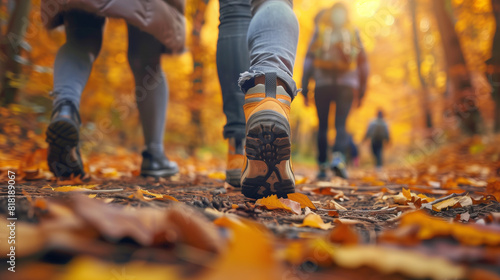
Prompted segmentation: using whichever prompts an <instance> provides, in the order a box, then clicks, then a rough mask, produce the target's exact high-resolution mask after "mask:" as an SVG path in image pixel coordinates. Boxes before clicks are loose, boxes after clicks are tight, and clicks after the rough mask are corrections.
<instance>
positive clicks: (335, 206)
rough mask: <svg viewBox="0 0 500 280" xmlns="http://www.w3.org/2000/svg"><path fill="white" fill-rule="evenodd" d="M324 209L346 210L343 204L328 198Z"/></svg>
mask: <svg viewBox="0 0 500 280" xmlns="http://www.w3.org/2000/svg"><path fill="white" fill-rule="evenodd" d="M325 209H330V210H341V211H347V208H345V207H344V206H342V205H340V204H338V203H337V202H336V201H335V200H333V199H332V200H330V201H328V202H327V203H326V205H325Z"/></svg>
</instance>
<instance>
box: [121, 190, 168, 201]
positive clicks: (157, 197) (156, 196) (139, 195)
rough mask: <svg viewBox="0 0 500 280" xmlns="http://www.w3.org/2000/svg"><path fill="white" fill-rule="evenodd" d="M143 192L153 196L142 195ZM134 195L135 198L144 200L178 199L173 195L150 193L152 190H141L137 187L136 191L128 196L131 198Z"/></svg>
mask: <svg viewBox="0 0 500 280" xmlns="http://www.w3.org/2000/svg"><path fill="white" fill-rule="evenodd" d="M145 194H146V195H150V196H153V197H152V198H151V197H147V196H144V195H145ZM134 196H135V197H136V198H138V199H140V200H144V201H151V200H173V201H178V200H177V199H176V198H175V197H172V196H170V195H166V194H157V193H152V192H150V191H148V190H143V189H141V188H138V189H137V191H136V192H135V194H133V195H130V196H129V198H133V197H134Z"/></svg>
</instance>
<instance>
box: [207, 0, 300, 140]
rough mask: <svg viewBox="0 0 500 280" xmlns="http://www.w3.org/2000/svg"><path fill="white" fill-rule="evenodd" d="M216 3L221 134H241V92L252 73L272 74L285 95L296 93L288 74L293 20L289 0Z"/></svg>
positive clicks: (293, 50)
mask: <svg viewBox="0 0 500 280" xmlns="http://www.w3.org/2000/svg"><path fill="white" fill-rule="evenodd" d="M219 6H220V25H219V39H218V41H217V70H218V74H219V81H220V85H221V90H222V98H223V103H224V105H223V110H224V114H225V115H226V118H227V124H226V126H225V127H224V137H225V138H229V137H238V138H240V137H241V138H242V137H244V133H245V115H244V113H243V103H244V98H245V97H244V94H243V93H244V92H246V91H247V90H248V89H249V88H251V87H252V86H253V85H254V78H255V77H257V76H261V75H263V74H264V73H267V72H276V73H277V75H278V78H279V79H281V80H282V81H283V82H284V83H285V85H286V86H287V91H288V92H289V94H290V96H291V97H292V98H293V97H294V96H295V95H296V93H297V86H296V85H295V82H294V81H293V79H292V76H293V65H294V62H295V54H296V51H297V43H298V22H297V19H296V17H295V14H294V13H293V10H292V1H291V0H220V1H219ZM240 73H241V76H240ZM238 76H240V79H239V81H238ZM238 85H239V86H238ZM240 87H241V90H240ZM242 91H243V92H242Z"/></svg>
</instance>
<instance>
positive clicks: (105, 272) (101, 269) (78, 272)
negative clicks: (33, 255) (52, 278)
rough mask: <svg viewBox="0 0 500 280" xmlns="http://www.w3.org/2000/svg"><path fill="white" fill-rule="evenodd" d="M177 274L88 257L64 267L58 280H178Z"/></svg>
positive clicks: (155, 267) (154, 266)
mask: <svg viewBox="0 0 500 280" xmlns="http://www.w3.org/2000/svg"><path fill="white" fill-rule="evenodd" d="M179 277H180V275H179V272H178V271H176V270H175V269H173V268H171V267H167V266H164V265H160V264H153V263H146V262H141V261H132V262H128V263H125V264H115V263H110V262H105V261H102V260H99V259H95V258H90V257H77V258H75V259H73V260H72V261H71V262H70V263H69V264H68V265H67V267H66V270H65V271H64V272H63V274H62V275H61V277H60V279H65V280H66V279H71V280H84V279H94V280H109V279H151V280H160V279H179Z"/></svg>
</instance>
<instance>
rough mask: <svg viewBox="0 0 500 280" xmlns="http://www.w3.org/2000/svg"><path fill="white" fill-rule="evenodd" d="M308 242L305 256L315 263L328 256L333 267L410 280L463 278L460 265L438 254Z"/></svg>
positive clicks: (463, 271) (316, 240)
mask: <svg viewBox="0 0 500 280" xmlns="http://www.w3.org/2000/svg"><path fill="white" fill-rule="evenodd" d="M309 243H310V248H309V255H310V256H309V258H307V259H308V260H310V261H313V262H315V263H320V264H321V263H325V260H324V259H325V256H329V257H330V258H331V260H332V261H333V262H334V263H335V264H336V265H337V266H339V267H342V268H347V269H357V268H361V267H369V268H372V269H374V270H376V271H379V272H381V273H384V274H387V275H390V274H401V275H404V276H407V277H408V278H412V279H413V278H417V279H422V278H425V279H427V278H429V279H462V278H464V277H465V270H464V269H463V268H462V267H461V266H459V265H455V264H453V263H451V262H449V261H447V260H446V259H444V258H442V257H433V256H428V255H424V254H421V253H416V252H411V251H408V250H401V249H394V248H386V247H382V246H376V245H365V246H362V245H359V246H342V247H338V246H335V245H332V244H331V243H327V242H326V241H325V240H321V239H315V240H311V241H310V242H309ZM327 258H328V257H327ZM407 277H404V278H407Z"/></svg>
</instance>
